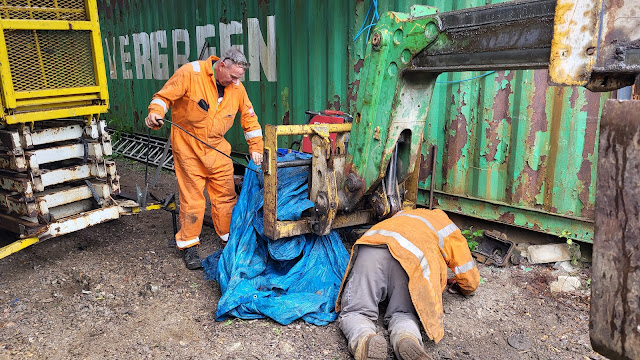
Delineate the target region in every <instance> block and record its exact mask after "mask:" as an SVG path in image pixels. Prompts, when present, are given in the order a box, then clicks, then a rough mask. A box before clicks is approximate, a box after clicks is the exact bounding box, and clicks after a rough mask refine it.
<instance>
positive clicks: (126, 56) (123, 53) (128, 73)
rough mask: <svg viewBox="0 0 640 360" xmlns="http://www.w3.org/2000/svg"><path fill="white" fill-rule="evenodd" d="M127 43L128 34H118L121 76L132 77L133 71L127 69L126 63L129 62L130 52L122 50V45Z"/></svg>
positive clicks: (124, 77)
mask: <svg viewBox="0 0 640 360" xmlns="http://www.w3.org/2000/svg"><path fill="white" fill-rule="evenodd" d="M127 45H129V35H125V36H120V62H121V63H122V78H123V79H133V71H131V69H127V63H130V62H131V53H130V52H128V51H124V47H125V46H127Z"/></svg>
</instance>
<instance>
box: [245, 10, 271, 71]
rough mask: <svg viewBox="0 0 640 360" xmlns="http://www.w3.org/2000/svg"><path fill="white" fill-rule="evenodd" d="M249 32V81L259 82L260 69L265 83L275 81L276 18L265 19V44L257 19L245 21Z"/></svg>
mask: <svg viewBox="0 0 640 360" xmlns="http://www.w3.org/2000/svg"><path fill="white" fill-rule="evenodd" d="M247 27H248V31H249V34H248V36H249V62H250V63H251V66H250V67H249V81H260V67H261V66H262V69H263V70H264V75H265V77H266V78H267V81H276V80H277V78H278V74H277V71H276V17H275V16H268V17H267V43H265V41H264V38H263V37H262V31H261V30H260V22H259V21H258V19H257V18H250V19H248V20H247Z"/></svg>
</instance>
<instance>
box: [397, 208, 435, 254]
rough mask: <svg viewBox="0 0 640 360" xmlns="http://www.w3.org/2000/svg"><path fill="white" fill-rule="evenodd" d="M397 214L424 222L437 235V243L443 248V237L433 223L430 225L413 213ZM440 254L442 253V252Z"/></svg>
mask: <svg viewBox="0 0 640 360" xmlns="http://www.w3.org/2000/svg"><path fill="white" fill-rule="evenodd" d="M398 216H407V217H410V218H412V219H418V220H420V221H422V222H423V223H425V224H426V225H427V226H428V227H429V229H431V230H433V232H434V233H436V234H437V235H438V245H439V246H440V249H444V238H443V237H442V236H441V235H440V233H439V232H438V230H436V228H434V227H433V225H431V223H430V222H429V220H427V219H425V218H423V217H422V216H418V215H413V214H399V215H398ZM442 254H443V255H444V253H442Z"/></svg>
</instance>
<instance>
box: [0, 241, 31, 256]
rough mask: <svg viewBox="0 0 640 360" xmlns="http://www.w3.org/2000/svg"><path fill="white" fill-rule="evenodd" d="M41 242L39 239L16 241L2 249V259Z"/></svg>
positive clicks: (0, 252)
mask: <svg viewBox="0 0 640 360" xmlns="http://www.w3.org/2000/svg"><path fill="white" fill-rule="evenodd" d="M39 241H40V239H38V238H37V237H33V238H28V239H22V240H17V241H14V242H12V243H11V244H9V245H7V246H4V247H2V248H0V259H2V258H5V257H7V256H9V255H11V254H13V253H15V252H18V251H20V250H22V249H24V248H26V247H28V246H31V245H33V244H35V243H37V242H39Z"/></svg>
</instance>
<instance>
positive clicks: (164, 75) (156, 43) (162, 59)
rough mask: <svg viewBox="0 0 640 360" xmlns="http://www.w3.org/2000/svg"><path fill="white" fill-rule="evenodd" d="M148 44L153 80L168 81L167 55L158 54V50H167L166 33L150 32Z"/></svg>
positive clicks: (161, 31) (162, 31) (160, 31)
mask: <svg viewBox="0 0 640 360" xmlns="http://www.w3.org/2000/svg"><path fill="white" fill-rule="evenodd" d="M149 42H150V43H151V44H150V46H151V63H152V64H153V78H154V79H156V80H167V79H169V55H167V54H160V49H161V48H162V49H166V48H167V32H166V31H165V30H158V31H155V32H152V33H151V35H150V39H149Z"/></svg>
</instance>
